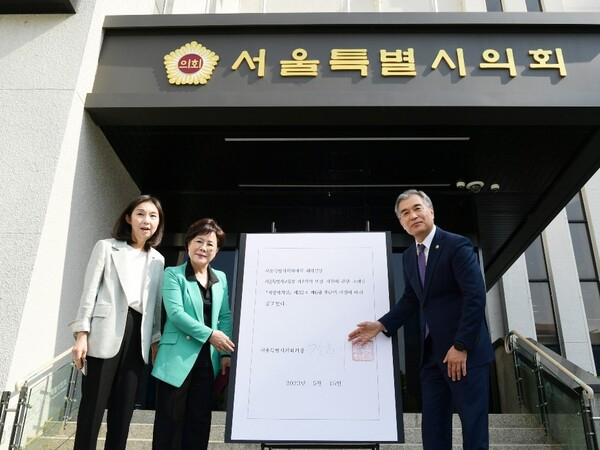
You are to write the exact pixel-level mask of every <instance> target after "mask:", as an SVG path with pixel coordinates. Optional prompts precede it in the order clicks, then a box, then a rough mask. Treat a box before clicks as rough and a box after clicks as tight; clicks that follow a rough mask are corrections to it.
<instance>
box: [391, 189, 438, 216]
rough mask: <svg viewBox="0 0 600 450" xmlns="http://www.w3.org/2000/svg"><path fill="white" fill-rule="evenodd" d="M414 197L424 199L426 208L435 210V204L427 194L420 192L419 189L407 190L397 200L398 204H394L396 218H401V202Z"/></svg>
mask: <svg viewBox="0 0 600 450" xmlns="http://www.w3.org/2000/svg"><path fill="white" fill-rule="evenodd" d="M413 195H418V196H419V197H421V198H422V199H423V203H425V206H427V207H428V208H433V202H432V201H431V199H430V198H429V196H428V195H427V194H426V193H425V192H423V191H419V190H417V189H407V190H406V191H404V192H403V193H402V194H400V195H399V196H398V198H397V199H396V203H394V212H395V213H396V217H398V219H399V218H400V211H398V205H399V204H400V202H401V201H403V200H406V199H407V198H408V197H412V196H413Z"/></svg>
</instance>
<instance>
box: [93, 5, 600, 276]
mask: <svg viewBox="0 0 600 450" xmlns="http://www.w3.org/2000/svg"><path fill="white" fill-rule="evenodd" d="M104 28H105V38H104V42H103V47H102V51H101V54H100V60H99V64H98V72H97V76H96V80H95V84H94V89H93V92H92V93H90V94H88V96H87V99H86V110H87V111H88V113H89V114H90V116H91V117H92V119H93V120H94V122H95V123H96V124H97V125H98V126H99V127H100V128H101V129H102V131H103V132H104V134H105V135H106V137H107V139H108V140H109V142H110V144H111V145H112V147H113V149H114V150H115V152H116V153H117V155H118V156H119V157H120V158H121V160H122V162H123V164H124V166H125V167H126V168H127V170H128V171H129V173H130V174H131V176H132V177H133V179H134V180H135V181H136V183H137V184H138V186H139V187H140V189H141V191H142V192H145V193H152V194H154V195H157V196H158V197H159V198H160V199H161V200H162V202H163V204H164V207H165V214H166V216H167V222H166V226H167V230H166V231H167V232H168V233H183V232H185V230H186V229H187V227H188V226H189V225H190V224H191V223H192V222H193V221H194V220H196V219H199V218H201V217H214V218H215V219H216V220H217V221H218V222H219V223H220V224H221V225H222V226H223V228H224V229H225V231H226V232H227V233H228V234H231V235H235V234H237V233H252V232H269V231H272V229H273V228H275V229H276V230H277V231H278V232H298V231H303V232H310V231H362V230H367V229H369V230H371V231H392V232H393V233H398V235H397V236H395V241H394V242H395V245H397V246H398V247H403V246H405V245H408V244H409V243H410V239H411V238H410V236H408V235H406V234H405V233H404V232H403V231H402V230H401V227H400V225H399V223H398V220H397V219H396V217H395V215H394V211H393V207H394V202H395V199H396V197H397V195H398V194H399V193H400V192H402V191H403V190H405V189H408V188H412V187H414V188H417V189H422V190H424V191H425V192H427V193H428V194H429V195H430V197H431V198H432V200H433V202H434V208H435V216H436V217H435V218H436V223H437V224H438V225H439V226H441V227H442V228H445V229H447V230H449V231H453V232H457V233H461V234H465V235H467V236H469V237H471V238H472V239H473V241H474V243H475V244H476V245H477V246H478V247H479V249H480V251H481V254H482V256H483V262H484V268H485V276H486V281H487V283H488V285H489V286H491V285H492V284H493V283H495V282H496V281H497V280H498V279H499V277H500V276H501V275H502V274H503V273H504V271H505V270H506V269H507V268H508V267H509V266H510V265H511V264H512V263H513V262H514V260H515V259H516V258H518V257H519V255H520V254H521V253H522V252H523V251H524V250H525V249H526V248H527V246H528V245H529V244H530V243H531V241H532V240H533V239H534V238H535V237H536V236H537V235H538V234H539V233H540V232H541V231H542V230H543V229H544V228H545V227H546V226H547V225H548V223H549V222H550V221H551V220H552V219H553V218H554V217H555V216H556V214H557V213H558V212H559V211H560V210H561V209H562V208H563V207H564V206H565V205H566V204H567V202H568V201H569V200H570V199H571V198H572V197H573V195H575V194H576V193H577V191H578V190H579V189H580V188H581V187H582V186H583V185H584V184H585V182H586V181H587V180H588V179H589V177H590V176H591V175H593V174H594V173H595V171H596V170H597V169H598V168H599V167H600V135H599V134H598V131H599V126H600V83H598V81H597V80H598V79H600V57H599V53H600V15H594V14H585V15H577V14H552V15H549V14H548V15H537V14H510V13H505V14H498V15H496V14H459V13H450V14H441V13H438V14H414V13H413V14H391V13H390V14H293V15H282V14H248V15H244V14H241V15H240V14H238V15H191V16H177V15H171V16H123V17H121V16H117V17H108V18H107V19H106V21H105V25H104ZM478 188H480V189H478Z"/></svg>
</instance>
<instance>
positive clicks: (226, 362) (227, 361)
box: [221, 356, 231, 375]
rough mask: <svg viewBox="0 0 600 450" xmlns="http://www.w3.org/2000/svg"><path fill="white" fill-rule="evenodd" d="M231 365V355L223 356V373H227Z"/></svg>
mask: <svg viewBox="0 0 600 450" xmlns="http://www.w3.org/2000/svg"><path fill="white" fill-rule="evenodd" d="M230 367H231V358H230V357H229V356H223V357H221V373H222V374H223V375H225V374H227V369H229V368H230Z"/></svg>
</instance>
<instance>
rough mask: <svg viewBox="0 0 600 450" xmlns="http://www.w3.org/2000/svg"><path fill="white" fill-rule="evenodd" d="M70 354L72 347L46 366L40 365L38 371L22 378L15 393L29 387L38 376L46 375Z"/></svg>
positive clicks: (16, 386)
mask: <svg viewBox="0 0 600 450" xmlns="http://www.w3.org/2000/svg"><path fill="white" fill-rule="evenodd" d="M69 353H71V347H69V348H68V349H67V350H65V351H64V352H62V353H61V354H60V355H58V356H55V357H54V358H52V359H51V360H50V361H47V362H45V363H44V364H42V365H40V366H39V367H38V368H37V369H35V370H33V371H32V372H29V374H27V376H26V377H24V378H21V379H20V380H18V381H17V382H16V383H15V391H16V392H20V391H21V389H22V388H23V386H27V385H28V384H29V382H30V381H31V380H32V379H33V378H35V377H37V376H38V375H40V374H42V373H44V372H45V371H46V370H48V369H50V368H51V367H52V366H53V365H54V364H56V362H58V361H60V360H61V359H63V358H64V357H65V356H67V355H68V354H69Z"/></svg>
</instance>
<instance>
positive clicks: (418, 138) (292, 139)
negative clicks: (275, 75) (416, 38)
mask: <svg viewBox="0 0 600 450" xmlns="http://www.w3.org/2000/svg"><path fill="white" fill-rule="evenodd" d="M469 139H471V138H470V137H468V136H443V137H439V136H438V137H433V136H429V137H427V136H414V137H347V136H344V137H239V138H237V137H236V138H234V137H226V138H225V142H296V141H298V142H312V141H317V142H318V141H323V142H325V141H468V140H469Z"/></svg>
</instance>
